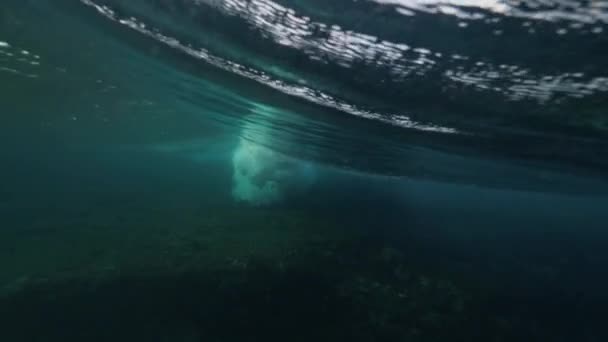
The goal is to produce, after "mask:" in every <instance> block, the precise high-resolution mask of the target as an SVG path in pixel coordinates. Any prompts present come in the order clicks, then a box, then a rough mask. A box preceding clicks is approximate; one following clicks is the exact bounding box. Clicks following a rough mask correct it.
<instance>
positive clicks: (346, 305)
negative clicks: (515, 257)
mask: <svg viewBox="0 0 608 342" xmlns="http://www.w3.org/2000/svg"><path fill="white" fill-rule="evenodd" d="M106 214H107V213H106ZM0 235H1V236H0V285H1V290H2V295H1V297H0V327H1V329H0V334H1V338H0V340H1V341H7V342H26V341H48V342H50V341H62V342H67V341H88V342H93V341H171V342H182V341H183V342H186V341H188V342H190V341H573V339H572V338H574V337H576V336H579V337H580V336H584V337H583V339H576V340H578V341H599V340H601V339H594V338H596V336H602V335H601V332H600V331H598V330H597V329H596V328H597V327H598V326H597V325H595V323H594V322H591V321H588V322H586V323H583V324H581V322H578V321H577V322H572V321H571V320H572V319H573V318H574V319H582V318H584V317H580V316H576V314H568V310H569V309H570V308H568V307H551V306H550V305H547V304H548V303H549V302H550V301H551V300H552V299H551V297H549V298H547V299H548V301H544V300H543V297H542V295H540V296H539V295H538V294H536V295H529V294H528V295H527V294H525V293H524V294H522V293H514V290H513V289H510V288H508V287H506V288H505V286H501V285H500V284H498V281H497V280H496V281H494V280H488V279H481V278H476V277H468V276H465V275H463V273H462V272H461V273H457V272H448V271H446V270H445V269H442V268H441V267H433V265H432V263H428V264H425V263H424V262H423V259H424V258H423V257H417V256H416V255H415V254H416V253H415V252H412V251H411V250H407V249H404V248H407V247H404V246H407V244H405V245H404V244H402V243H396V242H394V241H392V242H387V241H388V240H387V239H386V238H383V237H381V236H378V235H375V234H370V233H365V232H364V231H363V230H361V229H356V228H353V227H349V226H346V225H344V224H343V223H340V222H338V221H334V220H331V219H327V218H325V219H323V218H319V217H317V218H315V216H314V215H313V214H311V213H308V212H305V211H297V210H280V211H277V210H263V209H252V208H249V209H248V208H238V207H235V208H228V209H227V208H224V209H213V210H211V209H209V210H207V211H204V210H201V209H200V208H190V209H185V208H180V209H175V208H174V209H166V210H165V211H162V210H159V211H157V212H156V213H153V214H151V213H150V212H148V211H147V212H145V213H144V212H142V213H137V212H132V213H130V214H129V215H125V216H120V215H118V216H116V215H114V216H113V215H107V216H105V215H103V213H91V212H89V213H87V212H82V213H80V214H79V215H74V216H72V219H71V221H70V222H61V223H57V221H56V222H55V223H45V222H35V223H32V226H31V227H30V229H19V230H16V231H10V230H0ZM480 279H481V280H480ZM522 281H525V280H522ZM553 302H555V303H557V304H556V305H559V303H560V301H557V300H553ZM535 305H536V306H535ZM581 328H583V329H587V330H586V331H582V330H581Z"/></svg>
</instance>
